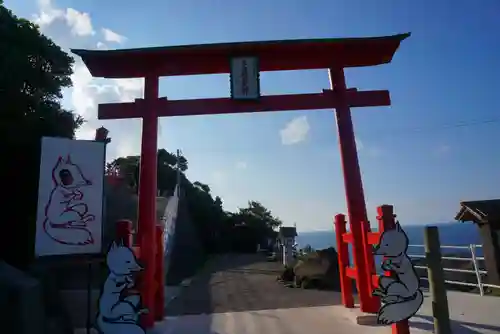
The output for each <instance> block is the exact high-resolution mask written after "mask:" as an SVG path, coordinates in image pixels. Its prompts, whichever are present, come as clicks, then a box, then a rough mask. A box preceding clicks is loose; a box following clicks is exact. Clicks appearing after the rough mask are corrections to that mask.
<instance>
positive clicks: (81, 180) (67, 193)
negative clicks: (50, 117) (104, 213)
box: [43, 155, 95, 245]
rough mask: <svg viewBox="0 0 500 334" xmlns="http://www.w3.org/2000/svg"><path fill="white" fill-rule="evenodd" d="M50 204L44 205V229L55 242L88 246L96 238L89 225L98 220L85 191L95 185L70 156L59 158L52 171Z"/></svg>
mask: <svg viewBox="0 0 500 334" xmlns="http://www.w3.org/2000/svg"><path fill="white" fill-rule="evenodd" d="M52 182H53V184H54V186H53V188H52V191H51V192H50V197H49V201H48V202H47V204H46V206H45V219H44V222H43V229H44V231H45V233H47V235H48V236H49V237H50V238H51V239H52V240H54V241H56V242H58V243H60V244H65V245H89V244H93V243H94V237H93V236H92V233H91V232H90V230H89V229H88V228H87V225H88V224H89V223H91V222H93V221H94V220H95V215H93V214H91V213H89V208H88V206H87V204H86V203H85V193H84V188H85V187H88V186H91V185H92V182H91V181H90V180H88V179H87V178H86V177H85V176H84V175H83V173H82V170H81V169H80V167H79V166H78V165H77V164H74V163H73V162H72V161H71V157H70V155H68V156H67V157H66V158H63V157H59V159H58V160H57V162H56V164H55V165H54V168H53V169H52Z"/></svg>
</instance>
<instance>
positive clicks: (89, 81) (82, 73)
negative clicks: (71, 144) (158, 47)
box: [32, 0, 144, 160]
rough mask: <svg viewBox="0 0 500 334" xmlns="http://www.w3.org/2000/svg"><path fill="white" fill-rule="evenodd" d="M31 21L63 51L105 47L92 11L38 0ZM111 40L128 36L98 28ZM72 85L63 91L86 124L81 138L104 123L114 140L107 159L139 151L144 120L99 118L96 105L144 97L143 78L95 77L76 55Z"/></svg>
mask: <svg viewBox="0 0 500 334" xmlns="http://www.w3.org/2000/svg"><path fill="white" fill-rule="evenodd" d="M32 21H33V22H34V23H36V24H38V25H39V26H40V29H41V31H42V32H43V33H44V34H45V35H46V36H47V37H49V38H51V39H53V40H54V41H55V42H56V43H57V44H58V45H59V46H61V48H62V49H63V50H65V51H66V52H68V53H70V51H69V49H70V48H88V47H89V46H90V45H97V47H98V48H100V49H106V48H107V45H106V44H105V43H104V42H103V41H96V40H95V38H96V37H97V35H96V33H95V28H94V25H93V22H92V18H91V16H90V14H89V13H85V12H82V11H79V10H77V9H74V8H58V7H57V6H56V5H55V4H54V2H53V1H51V0H38V12H37V13H35V14H34V15H32ZM97 30H98V31H101V32H102V35H103V36H102V37H103V38H104V41H105V42H108V43H124V42H125V41H126V37H125V36H122V35H120V34H118V33H117V32H114V31H112V30H111V29H108V28H105V27H102V28H100V29H99V28H97ZM71 79H72V82H73V87H72V88H70V89H67V90H65V91H64V97H63V98H64V100H65V102H66V104H67V105H68V107H69V109H71V110H73V111H74V112H75V113H77V114H79V115H81V116H83V117H84V119H85V120H86V123H85V124H84V125H83V126H82V127H81V128H80V129H79V130H78V131H77V138H78V139H92V138H93V137H94V134H95V129H97V128H99V127H100V126H102V125H104V126H105V127H107V128H108V129H109V130H110V136H111V137H112V139H113V140H112V142H111V143H110V145H109V146H108V150H107V159H108V160H110V159H113V158H116V157H118V156H124V155H133V154H138V153H139V148H140V135H141V128H140V123H141V120H137V119H134V120H119V121H111V122H110V123H107V121H104V122H103V121H99V120H97V106H98V104H99V103H111V102H130V101H134V99H136V98H142V97H143V87H144V85H143V81H144V80H143V79H115V80H104V79H96V78H93V77H92V76H91V74H90V72H89V71H88V69H87V67H86V66H85V65H84V64H83V62H82V61H81V60H80V59H79V58H78V57H75V64H74V66H73V74H72V75H71Z"/></svg>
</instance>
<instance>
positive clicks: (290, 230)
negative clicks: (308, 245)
mask: <svg viewBox="0 0 500 334" xmlns="http://www.w3.org/2000/svg"><path fill="white" fill-rule="evenodd" d="M296 236H297V229H296V228H295V227H280V231H279V238H280V239H284V238H295V237H296Z"/></svg>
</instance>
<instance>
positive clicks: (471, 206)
mask: <svg viewBox="0 0 500 334" xmlns="http://www.w3.org/2000/svg"><path fill="white" fill-rule="evenodd" d="M460 206H461V208H460V211H459V212H458V213H457V215H456V216H455V219H456V220H459V221H462V222H465V221H471V222H474V223H476V224H488V223H490V222H494V221H497V220H500V199H490V200H484V201H466V202H460Z"/></svg>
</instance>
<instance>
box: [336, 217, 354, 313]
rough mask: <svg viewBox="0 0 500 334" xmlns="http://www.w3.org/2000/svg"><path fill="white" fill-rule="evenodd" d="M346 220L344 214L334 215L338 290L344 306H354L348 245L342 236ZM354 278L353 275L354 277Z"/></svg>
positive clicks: (344, 231) (344, 232)
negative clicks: (338, 275)
mask: <svg viewBox="0 0 500 334" xmlns="http://www.w3.org/2000/svg"><path fill="white" fill-rule="evenodd" d="M345 225H346V221H345V216H344V215H342V214H338V215H336V216H335V220H334V226H335V237H336V238H337V255H338V259H339V274H340V277H339V279H340V291H341V293H342V304H344V306H345V307H349V308H353V307H354V297H353V295H352V284H351V278H353V277H351V276H350V275H349V274H351V275H352V273H348V272H349V271H350V269H351V268H349V247H348V246H347V243H346V242H345V241H343V239H342V237H343V236H344V235H345V234H346V226H345ZM354 279H355V277H354Z"/></svg>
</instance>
